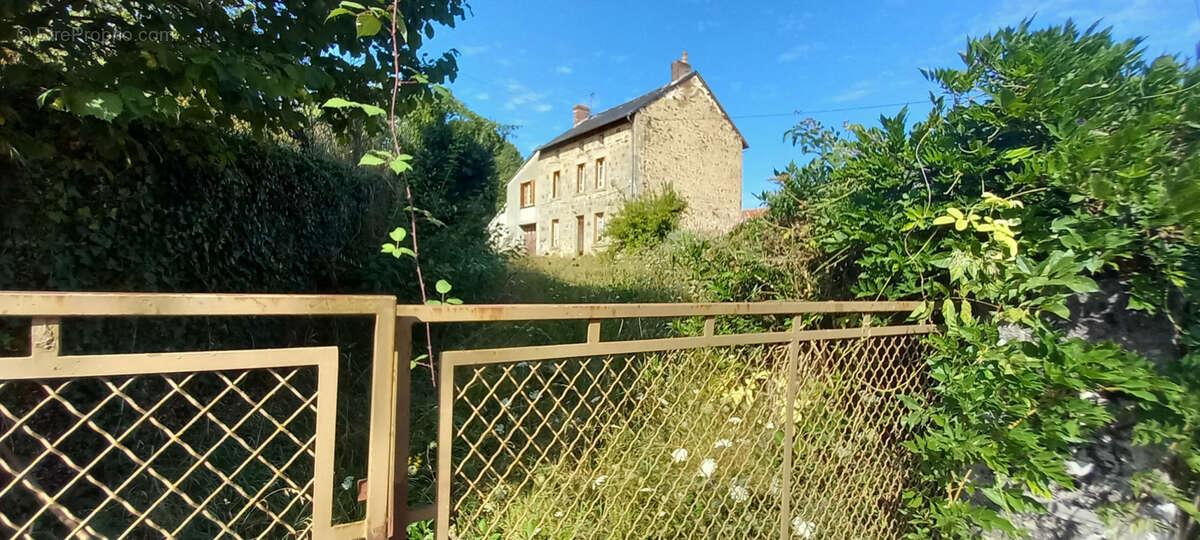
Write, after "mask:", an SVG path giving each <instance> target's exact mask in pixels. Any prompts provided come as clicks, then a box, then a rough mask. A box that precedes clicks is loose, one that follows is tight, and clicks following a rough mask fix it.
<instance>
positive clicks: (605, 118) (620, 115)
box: [534, 71, 699, 152]
mask: <svg viewBox="0 0 1200 540" xmlns="http://www.w3.org/2000/svg"><path fill="white" fill-rule="evenodd" d="M693 76H699V72H697V71H689V72H688V73H687V75H684V76H682V77H680V78H678V79H675V80H673V81H671V82H669V83H667V84H664V85H662V86H660V87H658V88H655V89H653V90H650V91H649V92H646V93H645V94H642V95H640V96H638V97H635V98H633V99H631V100H628V101H626V102H624V103H621V104H620V105H616V106H614V107H609V108H608V109H605V110H603V111H600V112H599V113H596V114H594V115H591V116H588V117H587V119H585V120H584V121H582V122H580V123H578V124H576V125H575V126H572V127H571V128H570V129H568V130H566V131H564V132H563V133H562V134H560V135H559V136H557V137H555V138H553V139H550V142H548V143H546V144H543V145H541V146H539V147H537V148H535V149H534V151H535V152H536V151H538V150H545V149H547V148H550V147H552V146H557V145H559V144H562V143H565V142H567V141H570V140H573V139H575V138H578V137H582V136H584V135H586V134H588V133H591V132H593V131H595V130H597V129H601V128H603V127H605V126H608V125H611V124H613V123H615V122H617V121H619V120H622V119H625V118H628V117H629V116H630V115H632V114H633V113H636V112H638V111H640V110H642V109H643V108H645V107H646V106H647V105H649V104H651V103H654V102H655V101H658V99H659V98H661V97H662V96H664V95H666V93H667V91H668V90H670V89H671V87H673V86H675V85H678V84H680V83H682V82H683V81H685V80H687V79H690V78H692V77H693Z"/></svg>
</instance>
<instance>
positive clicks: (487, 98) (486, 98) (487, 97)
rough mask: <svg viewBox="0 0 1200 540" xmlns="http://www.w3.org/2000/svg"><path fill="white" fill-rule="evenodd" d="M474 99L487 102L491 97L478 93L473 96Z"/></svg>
mask: <svg viewBox="0 0 1200 540" xmlns="http://www.w3.org/2000/svg"><path fill="white" fill-rule="evenodd" d="M475 99H478V100H479V101H487V100H489V99H492V96H490V95H488V93H487V92H480V93H478V94H475Z"/></svg>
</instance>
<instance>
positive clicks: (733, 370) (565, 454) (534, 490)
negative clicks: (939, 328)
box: [400, 302, 934, 539]
mask: <svg viewBox="0 0 1200 540" xmlns="http://www.w3.org/2000/svg"><path fill="white" fill-rule="evenodd" d="M915 306H916V304H915V303H910V302H815V303H810V302H778V303H756V304H642V305H636V304H633V305H631V304H625V305H614V304H607V305H556V306H534V305H525V306H445V307H436V306H435V307H421V308H409V307H405V306H402V307H401V308H400V309H401V310H402V311H405V312H406V313H409V314H410V315H412V316H415V317H417V318H419V319H421V320H426V321H432V322H466V321H490V322H494V321H519V320H547V321H549V320H569V319H583V320H587V321H588V322H587V327H586V328H587V330H586V340H585V341H583V342H580V343H569V344H563V345H544V346H529V347H507V348H498V349H476V350H458V351H447V352H445V353H443V354H442V356H441V367H440V370H441V371H440V373H441V375H440V377H439V388H438V390H439V415H440V418H439V423H438V425H439V434H438V447H437V448H438V457H437V467H438V468H437V475H436V476H437V493H438V495H437V500H438V505H437V534H438V538H632V537H637V538H781V539H787V538H893V537H898V536H899V524H898V523H897V522H896V520H895V510H896V508H897V506H898V504H899V502H900V494H901V492H902V490H903V489H904V485H905V481H906V472H907V469H908V466H907V465H908V463H907V462H906V455H907V454H905V453H904V452H903V451H902V450H901V448H900V444H899V443H900V442H901V441H903V440H904V438H905V436H906V435H905V433H904V432H903V430H902V429H901V426H900V417H901V416H902V415H903V414H905V409H904V407H903V406H902V404H901V403H900V400H899V397H898V396H900V395H902V394H909V395H912V394H917V393H920V392H923V391H924V389H925V377H924V376H923V373H924V370H923V366H924V363H923V345H922V342H921V340H920V338H921V337H922V334H927V333H929V332H932V331H933V330H934V327H932V326H928V325H889V326H878V325H877V323H876V324H871V323H870V321H872V320H875V321H878V320H880V319H879V316H878V315H876V316H875V318H874V319H872V318H871V317H870V316H866V315H864V316H862V317H858V318H856V319H854V320H853V321H851V320H849V319H847V318H846V317H842V318H841V319H840V320H841V321H842V322H841V323H840V324H843V325H852V326H851V327H841V328H839V327H837V326H838V324H839V323H838V322H837V321H832V320H829V319H830V318H829V317H825V319H826V320H824V322H822V321H821V320H820V319H821V318H822V317H823V315H822V314H840V315H853V314H870V313H886V312H904V313H907V312H909V311H911V310H912V309H913V308H914V307H915ZM723 316H781V317H783V318H784V319H787V318H791V317H795V319H793V321H794V324H793V325H792V327H791V328H792V329H790V330H787V331H768V332H757V333H744V332H743V333H732V334H718V333H716V331H715V329H716V322H715V318H716V317H723ZM652 317H654V318H657V317H662V318H689V317H690V318H695V317H702V318H703V321H704V322H703V326H702V331H701V330H699V327H698V331H697V332H696V333H697V334H699V335H693V336H687V337H668V338H654V339H638V340H620V338H618V340H612V341H605V340H603V339H602V338H601V336H602V329H603V328H602V325H603V324H604V321H605V320H613V319H627V318H652ZM885 319H886V316H885ZM693 320H695V319H693ZM614 323H615V321H614ZM615 326H616V325H615V324H613V325H612V327H615ZM612 327H610V328H612ZM613 329H615V328H613ZM610 335H611V333H610ZM582 337H583V336H581V338H582Z"/></svg>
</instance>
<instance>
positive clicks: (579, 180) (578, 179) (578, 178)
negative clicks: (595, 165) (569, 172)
mask: <svg viewBox="0 0 1200 540" xmlns="http://www.w3.org/2000/svg"><path fill="white" fill-rule="evenodd" d="M575 192H576V193H582V192H583V164H582V163H580V164H579V165H576V166H575Z"/></svg>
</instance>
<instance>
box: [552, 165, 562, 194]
mask: <svg viewBox="0 0 1200 540" xmlns="http://www.w3.org/2000/svg"><path fill="white" fill-rule="evenodd" d="M561 181H562V179H561V178H560V177H559V172H558V171H554V174H552V175H551V176H550V198H552V199H557V198H558V184H559V183H560V182H561Z"/></svg>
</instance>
